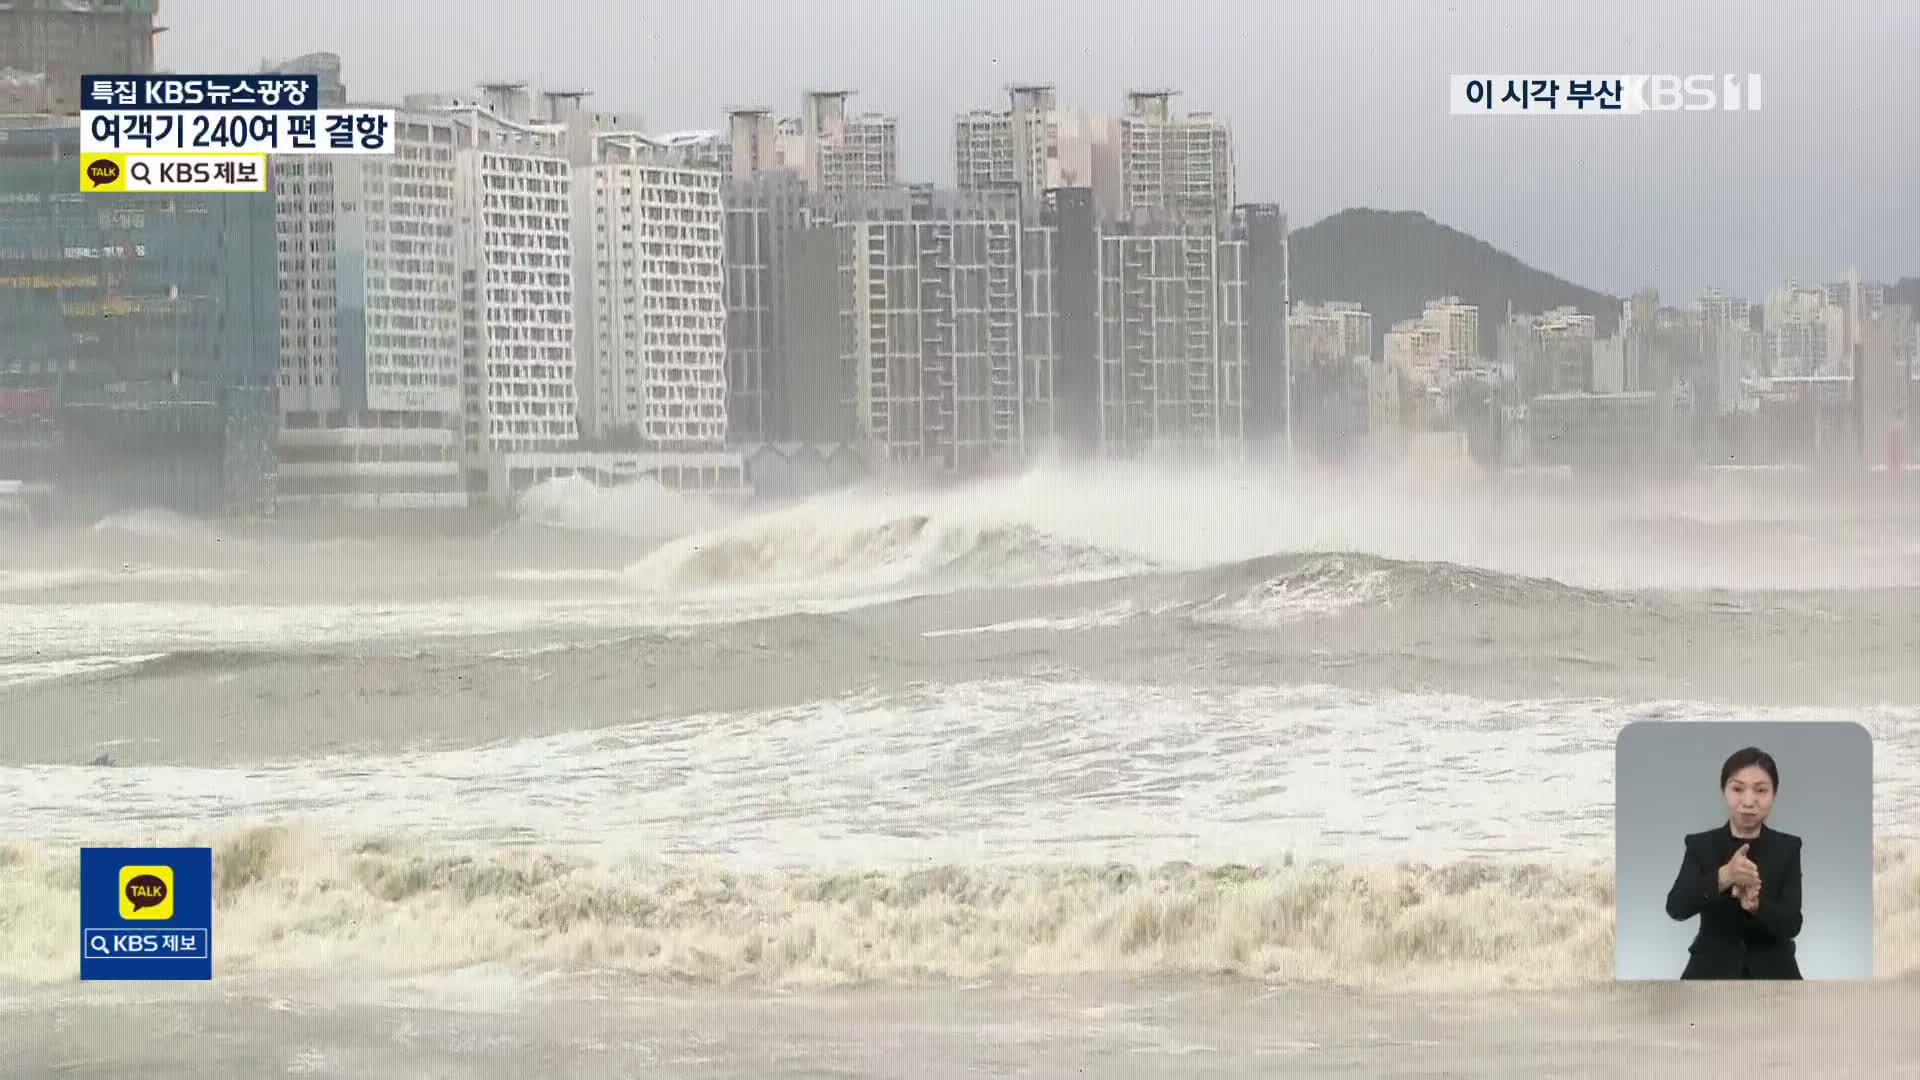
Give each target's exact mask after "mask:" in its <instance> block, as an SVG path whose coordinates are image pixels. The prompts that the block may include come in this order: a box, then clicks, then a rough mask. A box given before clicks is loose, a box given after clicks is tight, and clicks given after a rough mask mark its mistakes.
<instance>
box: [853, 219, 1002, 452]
mask: <svg viewBox="0 0 1920 1080" xmlns="http://www.w3.org/2000/svg"><path fill="white" fill-rule="evenodd" d="M835 229H836V233H837V243H838V250H839V262H840V272H841V281H842V283H843V288H844V290H845V292H844V295H843V305H842V310H843V312H844V316H845V319H846V326H847V338H846V353H845V363H844V368H845V370H846V371H848V372H849V373H850V374H851V378H852V386H851V391H852V397H853V402H854V415H855V417H856V422H857V424H858V429H857V430H858V431H859V432H860V434H861V435H862V436H863V437H865V438H866V439H868V440H870V441H871V442H872V443H873V444H874V445H875V446H876V448H877V449H878V450H879V451H880V453H881V454H882V455H883V456H884V457H885V458H886V460H889V461H894V462H912V463H925V464H931V465H935V466H937V467H939V468H942V469H945V470H967V469H970V468H973V467H977V466H981V465H985V464H987V463H989V462H992V461H995V460H1005V459H1011V458H1014V457H1017V456H1018V455H1019V454H1020V452H1021V451H1022V449H1023V447H1024V427H1023V416H1022V409H1021V398H1022V395H1021V388H1020V376H1021V372H1020V357H1021V347H1020V331H1021V309H1020V275H1021V261H1020V237H1021V230H1020V222H1019V219H1018V212H1017V206H1016V205H1015V203H1014V201H1013V200H1012V199H1011V198H1010V197H1004V196H1002V197H990V196H980V195H957V194H954V193H950V192H934V191H932V190H930V189H925V188H920V189H911V190H907V191H902V192H896V193H890V194H885V195H878V194H869V195H868V196H866V197H863V198H861V199H858V200H855V201H852V202H850V203H849V204H847V205H846V207H845V208H844V217H843V219H842V220H841V221H840V222H839V223H838V224H837V225H836V226H835Z"/></svg>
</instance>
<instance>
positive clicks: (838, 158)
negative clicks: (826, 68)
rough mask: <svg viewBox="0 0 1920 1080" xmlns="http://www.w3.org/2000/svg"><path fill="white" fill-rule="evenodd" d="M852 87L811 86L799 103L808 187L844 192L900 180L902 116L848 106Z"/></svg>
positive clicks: (878, 188)
mask: <svg viewBox="0 0 1920 1080" xmlns="http://www.w3.org/2000/svg"><path fill="white" fill-rule="evenodd" d="M852 95H853V91H851V90H809V91H807V93H806V94H805V95H804V96H803V97H802V99H801V103H800V133H801V136H802V139H803V146H804V159H803V161H802V162H801V166H802V169H803V175H804V176H805V177H806V178H807V186H808V188H809V189H810V190H812V191H814V192H815V193H819V194H830V195H844V194H849V193H853V192H863V191H886V190H888V189H890V188H892V187H894V186H895V185H896V184H897V183H898V182H899V175H900V165H899V157H900V139H899V129H900V123H899V120H898V119H897V118H895V117H892V116H888V115H885V114H882V113H871V112H869V113H859V114H853V113H849V112H848V111H847V99H848V98H849V97H851V96H852Z"/></svg>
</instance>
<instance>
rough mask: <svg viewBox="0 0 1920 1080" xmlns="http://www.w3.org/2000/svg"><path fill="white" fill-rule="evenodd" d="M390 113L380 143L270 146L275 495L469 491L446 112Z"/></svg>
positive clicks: (427, 501) (457, 496) (405, 499)
mask: <svg viewBox="0 0 1920 1080" xmlns="http://www.w3.org/2000/svg"><path fill="white" fill-rule="evenodd" d="M394 121H395V123H394V132H393V147H394V152H393V154H392V155H391V156H387V155H366V156H346V157H330V156H321V155H310V156H283V157H276V158H274V160H273V164H272V170H273V185H274V194H275V199H276V218H277V222H276V224H277V228H278V231H279V237H280V273H279V284H280V352H281V364H280V412H281V415H282V418H283V423H284V427H285V430H283V431H282V433H281V435H280V440H279V441H280V454H281V459H282V467H281V482H280V498H281V501H282V502H283V503H288V504H293V503H298V502H303V501H305V502H343V503H348V504H353V505H369V506H387V505H404V506H423V505H458V504H463V503H464V502H465V496H464V493H463V488H462V483H461V480H460V474H459V465H458V461H457V457H458V454H457V439H456V433H457V431H458V428H459V416H460V398H461V354H460V275H459V264H458V262H457V261H456V256H455V248H454V245H455V235H454V233H455V222H454V170H455V163H454V138H455V132H454V125H453V123H452V121H451V120H450V119H448V118H447V117H446V116H444V115H438V114H432V113H416V112H408V111H405V110H399V111H396V114H395V117H394Z"/></svg>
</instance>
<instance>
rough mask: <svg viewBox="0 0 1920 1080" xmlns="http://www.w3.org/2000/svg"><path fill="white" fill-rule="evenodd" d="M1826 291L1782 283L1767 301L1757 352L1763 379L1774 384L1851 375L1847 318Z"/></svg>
mask: <svg viewBox="0 0 1920 1080" xmlns="http://www.w3.org/2000/svg"><path fill="white" fill-rule="evenodd" d="M1835 298H1836V297H1835V296H1834V295H1830V294H1829V292H1828V290H1826V289H1821V288H1811V287H1803V286H1800V285H1798V284H1796V283H1794V282H1788V283H1787V284H1786V286H1785V287H1784V288H1781V289H1779V290H1776V291H1775V292H1774V293H1773V295H1771V296H1769V297H1768V298H1767V309H1766V329H1765V335H1766V336H1765V339H1764V344H1763V346H1762V348H1763V351H1764V354H1765V359H1766V370H1767V373H1768V374H1769V375H1771V376H1773V377H1774V378H1804V377H1807V376H1816V375H1846V374H1850V373H1851V372H1852V370H1853V364H1852V357H1850V356H1849V355H1848V350H1847V314H1846V311H1845V309H1843V308H1842V307H1840V306H1839V305H1838V304H1835V303H1834V302H1833V300H1834V299H1835Z"/></svg>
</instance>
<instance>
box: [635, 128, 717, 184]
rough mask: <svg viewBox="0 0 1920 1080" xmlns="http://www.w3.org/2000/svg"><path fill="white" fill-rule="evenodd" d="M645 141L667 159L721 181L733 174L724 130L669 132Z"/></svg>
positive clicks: (649, 137) (650, 137) (652, 136)
mask: <svg viewBox="0 0 1920 1080" xmlns="http://www.w3.org/2000/svg"><path fill="white" fill-rule="evenodd" d="M647 141H648V142H650V143H652V144H653V145H654V147H655V148H656V149H658V150H663V151H666V153H667V155H668V156H669V157H671V158H673V159H674V160H676V161H678V162H679V163H680V164H682V165H685V166H689V167H691V168H696V169H706V170H709V171H711V172H714V173H717V174H719V176H721V177H722V178H725V177H727V176H730V175H732V173H733V144H732V143H731V142H730V141H728V138H727V133H726V132H724V131H720V130H716V129H698V130H692V131H670V132H667V133H666V134H663V135H649V136H647Z"/></svg>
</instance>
